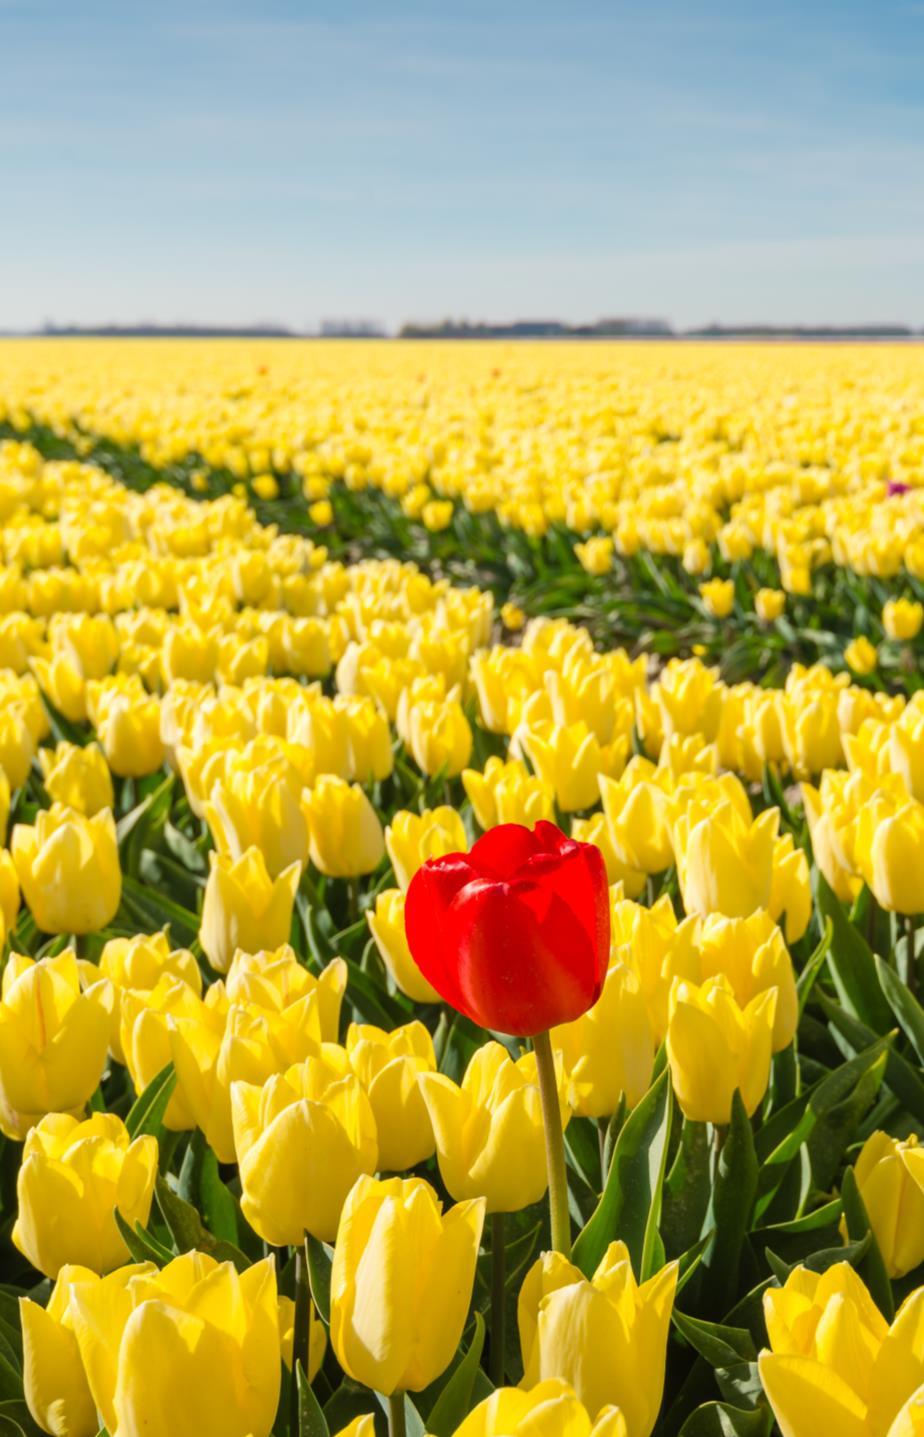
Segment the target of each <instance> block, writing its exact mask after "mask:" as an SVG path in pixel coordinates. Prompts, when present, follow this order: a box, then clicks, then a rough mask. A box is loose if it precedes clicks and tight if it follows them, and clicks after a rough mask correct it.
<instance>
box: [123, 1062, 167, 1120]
mask: <svg viewBox="0 0 924 1437" xmlns="http://www.w3.org/2000/svg"><path fill="white" fill-rule="evenodd" d="M175 1087H176V1073H175V1071H174V1068H173V1064H172V1063H168V1064H167V1065H166V1067H164V1068H161V1070H160V1072H159V1073H155V1075H154V1077H153V1078H152V1079H151V1081H150V1082H149V1083H148V1085H147V1087H146V1088H145V1090H144V1092H143V1093H141V1094H139V1096H138V1097H137V1098H136V1099H135V1101H134V1103H132V1106H131V1108H130V1109H129V1112H128V1117H127V1118H126V1119H125V1126H126V1128H127V1129H128V1135H129V1137H131V1138H137V1137H140V1136H141V1134H142V1133H150V1134H151V1136H152V1137H155V1138H158V1139H160V1136H161V1134H162V1133H163V1129H164V1113H166V1111H167V1105H168V1103H169V1102H170V1099H171V1098H172V1096H173V1090H174V1088H175Z"/></svg>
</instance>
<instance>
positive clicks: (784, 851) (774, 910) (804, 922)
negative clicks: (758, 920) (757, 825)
mask: <svg viewBox="0 0 924 1437" xmlns="http://www.w3.org/2000/svg"><path fill="white" fill-rule="evenodd" d="M767 912H768V913H769V914H770V917H771V918H772V919H773V921H774V922H775V923H779V922H780V921H782V923H783V932H784V933H785V935H786V942H787V943H798V941H799V939H800V938H801V937H802V935H803V933H804V932H805V931H806V929H807V928H808V926H809V923H810V922H811V918H812V882H811V875H810V872H809V864H808V858H807V856H806V853H805V849H804V848H801V847H800V848H797V847H796V845H795V842H794V840H793V836H792V834H791V833H781V834H780V836H779V838H778V839H777V840H776V843H775V844H774V845H773V873H772V877H771V880H770V899H769V902H768V903H767Z"/></svg>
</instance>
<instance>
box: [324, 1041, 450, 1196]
mask: <svg viewBox="0 0 924 1437" xmlns="http://www.w3.org/2000/svg"><path fill="white" fill-rule="evenodd" d="M346 1050H347V1054H348V1056H349V1059H350V1067H351V1068H352V1069H353V1072H354V1073H355V1074H356V1076H357V1078H358V1079H359V1081H360V1083H361V1084H362V1086H363V1087H364V1088H365V1090H366V1092H367V1093H368V1094H369V1101H370V1103H371V1104H372V1112H373V1114H374V1116H375V1126H376V1131H377V1133H378V1143H379V1170H380V1171H381V1172H390V1173H401V1172H405V1171H406V1170H407V1169H408V1168H412V1167H415V1166H416V1165H417V1163H422V1162H424V1161H426V1159H427V1158H429V1157H432V1156H433V1153H434V1151H435V1148H436V1143H435V1141H434V1137H433V1128H432V1125H431V1122H430V1116H429V1113H428V1112H427V1107H426V1104H425V1103H424V1099H423V1095H422V1093H421V1089H420V1084H419V1082H418V1079H419V1078H420V1076H421V1074H423V1073H435V1072H436V1054H435V1053H434V1051H433V1039H432V1038H431V1037H430V1034H429V1033H428V1031H427V1029H426V1028H425V1027H424V1025H423V1023H417V1022H414V1023H406V1024H405V1025H404V1026H403V1027H401V1028H394V1029H393V1030H392V1031H391V1032H390V1033H386V1032H384V1031H383V1029H381V1028H376V1027H374V1026H373V1025H372V1024H371V1023H362V1024H360V1023H351V1024H350V1028H349V1031H348V1033H347V1040H346Z"/></svg>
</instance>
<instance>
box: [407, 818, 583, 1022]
mask: <svg viewBox="0 0 924 1437" xmlns="http://www.w3.org/2000/svg"><path fill="white" fill-rule="evenodd" d="M404 915H405V917H404V921H405V927H406V929H407V939H408V944H409V945H410V949H411V953H412V955H413V958H414V961H415V963H416V964H417V966H418V968H419V969H420V971H421V973H423V975H424V977H425V978H426V979H427V980H428V982H430V983H431V984H432V985H433V987H434V988H435V989H436V990H437V992H438V993H439V994H440V995H441V996H442V997H443V998H445V1000H446V1002H447V1003H450V1004H451V1005H452V1006H453V1008H457V1009H458V1010H459V1012H460V1013H464V1014H465V1016H466V1017H467V1018H471V1019H472V1021H473V1022H475V1023H478V1024H479V1025H480V1026H481V1027H483V1028H491V1029H493V1030H494V1031H495V1032H499V1033H511V1034H513V1035H515V1036H516V1037H521V1038H527V1037H532V1036H534V1035H535V1034H536V1033H542V1032H544V1031H545V1030H546V1029H547V1028H552V1027H554V1026H555V1025H556V1024H558V1023H570V1022H571V1021H572V1020H573V1019H574V1018H579V1017H580V1016H581V1014H582V1013H586V1011H587V1009H588V1008H590V1007H592V1005H593V1004H594V1003H595V1002H596V1001H597V999H598V998H599V996H600V991H601V989H602V987H603V979H604V978H605V976H606V969H607V963H608V961H609V951H610V903H609V892H608V889H607V880H606V868H605V866H604V863H603V856H602V854H601V853H600V850H599V848H596V847H595V846H594V844H592V843H578V842H576V841H575V840H574V839H572V838H567V837H566V836H565V834H563V833H562V832H561V830H560V829H558V828H556V827H555V825H554V823H537V824H536V826H535V828H534V829H533V830H532V832H530V830H529V829H528V828H524V827H522V825H521V824H519V823H502V824H500V825H499V826H498V827H497V828H492V829H490V830H489V831H488V832H487V833H486V834H484V835H483V837H481V838H479V840H478V842H477V843H476V844H475V846H474V847H473V848H472V850H471V852H470V853H449V854H447V855H446V856H445V858H431V859H429V860H428V861H427V862H426V863H425V864H424V865H423V867H422V868H420V869H418V871H417V873H415V875H414V878H413V879H412V881H411V885H410V887H409V889H408V891H407V899H406V902H405V909H404Z"/></svg>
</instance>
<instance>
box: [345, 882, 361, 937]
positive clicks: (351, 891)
mask: <svg viewBox="0 0 924 1437" xmlns="http://www.w3.org/2000/svg"><path fill="white" fill-rule="evenodd" d="M347 921H348V926H349V927H350V928H352V927H353V925H354V923H358V922H359V879H358V878H348V879H347Z"/></svg>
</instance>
